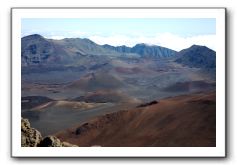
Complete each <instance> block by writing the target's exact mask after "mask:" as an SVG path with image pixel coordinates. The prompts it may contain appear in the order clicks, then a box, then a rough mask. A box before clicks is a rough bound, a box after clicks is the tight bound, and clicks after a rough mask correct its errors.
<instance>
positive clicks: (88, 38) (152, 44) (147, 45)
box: [22, 33, 215, 52]
mask: <svg viewBox="0 0 237 165" xmlns="http://www.w3.org/2000/svg"><path fill="white" fill-rule="evenodd" d="M31 35H40V36H41V37H43V38H46V39H52V38H47V37H45V36H43V35H41V34H36V33H35V34H29V35H26V36H22V38H23V37H27V36H31ZM76 38H78V39H89V38H80V37H71V38H68V37H66V38H62V39H52V40H64V39H76ZM89 40H91V39H89ZM91 41H92V42H94V43H96V42H95V41H93V40H91ZM96 44H97V45H100V46H103V45H110V46H114V47H119V46H126V47H129V48H132V47H134V46H136V45H139V44H144V45H147V46H159V47H164V48H168V49H171V50H173V49H172V48H169V47H165V46H161V45H156V44H148V43H141V42H139V43H136V44H135V45H132V46H127V45H111V44H108V43H105V44H99V43H96ZM194 45H197V46H206V45H200V44H193V45H190V46H189V47H184V48H183V49H187V48H190V47H191V46H194ZM206 47H207V48H209V49H211V50H213V51H215V50H214V49H212V48H210V47H208V46H206ZM183 49H181V50H183ZM175 51H176V50H175ZM177 52H178V51H177Z"/></svg>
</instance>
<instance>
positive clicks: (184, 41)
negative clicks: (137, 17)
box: [88, 33, 216, 51]
mask: <svg viewBox="0 0 237 165" xmlns="http://www.w3.org/2000/svg"><path fill="white" fill-rule="evenodd" d="M88 38H89V39H91V40H92V41H94V42H96V43H98V44H101V45H103V44H110V45H113V46H120V45H127V46H130V47H131V46H134V45H136V44H137V43H146V44H150V45H159V46H163V47H167V48H170V49H173V50H176V51H180V50H182V49H185V48H188V47H190V46H192V45H194V44H196V45H204V46H207V47H209V48H211V49H213V50H215V40H216V36H215V35H198V36H192V37H181V36H178V35H175V34H171V33H162V34H156V35H155V36H128V35H127V36H125V35H113V36H106V37H105V36H98V35H93V36H89V37H88Z"/></svg>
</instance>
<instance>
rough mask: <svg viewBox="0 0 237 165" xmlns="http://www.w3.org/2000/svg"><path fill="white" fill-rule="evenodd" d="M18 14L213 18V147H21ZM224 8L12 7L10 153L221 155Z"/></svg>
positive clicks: (223, 129)
mask: <svg viewBox="0 0 237 165" xmlns="http://www.w3.org/2000/svg"><path fill="white" fill-rule="evenodd" d="M22 18H216V38H217V39H216V45H217V46H216V48H217V50H216V57H217V59H216V66H217V69H216V73H217V75H216V121H217V122H216V128H217V129H216V147H75V148H74V147H61V148H54V147H45V148H43V147H21V130H20V124H21V19H22ZM225 154H226V151H225V9H224V8H216V9H215V8H212V9H194V8H190V9H188V8H186V9H179V8H173V9H166V8H163V9H162V8H142V9H141V8H137V9H135V8H133V9H129V8H124V9H121V8H117V9H109V8H107V9H105V8H91V9H88V8H78V9H75V8H71V9H68V8H67V9H61V8H60V9H56V8H54V9H49V8H48V9H47V8H46V9H40V8H38V9H37V8H35V9H33V8H28V9H23V8H14V9H12V156H13V157H225V156H226V155H225Z"/></svg>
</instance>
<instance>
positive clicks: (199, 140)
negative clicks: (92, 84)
mask: <svg viewBox="0 0 237 165" xmlns="http://www.w3.org/2000/svg"><path fill="white" fill-rule="evenodd" d="M56 136H57V137H58V138H59V139H61V140H62V141H67V142H70V143H72V144H77V145H79V146H81V147H82V146H94V145H99V146H113V147H119V146H121V147H126V146H131V147H132V146H134V147H135V146H136V147H145V146H159V147H194V146H195V147H215V145H216V94H215V92H209V93H197V94H191V95H183V96H178V97H173V98H167V99H164V100H159V101H158V103H157V104H152V105H149V106H145V107H137V108H134V109H131V110H128V111H119V112H115V113H111V114H107V115H104V116H101V117H97V118H96V119H94V120H91V121H89V122H87V123H84V124H83V125H80V126H78V127H75V128H71V129H69V130H66V131H62V132H60V133H58V134H57V135H56Z"/></svg>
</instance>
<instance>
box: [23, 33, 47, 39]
mask: <svg viewBox="0 0 237 165" xmlns="http://www.w3.org/2000/svg"><path fill="white" fill-rule="evenodd" d="M23 38H32V39H39V38H44V37H43V36H41V35H39V34H31V35H28V36H25V37H23Z"/></svg>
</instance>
